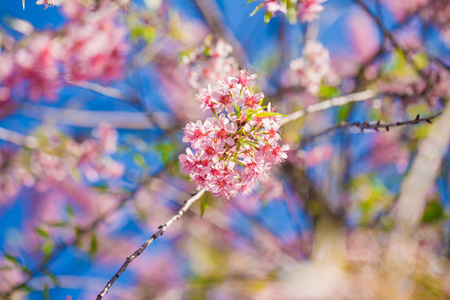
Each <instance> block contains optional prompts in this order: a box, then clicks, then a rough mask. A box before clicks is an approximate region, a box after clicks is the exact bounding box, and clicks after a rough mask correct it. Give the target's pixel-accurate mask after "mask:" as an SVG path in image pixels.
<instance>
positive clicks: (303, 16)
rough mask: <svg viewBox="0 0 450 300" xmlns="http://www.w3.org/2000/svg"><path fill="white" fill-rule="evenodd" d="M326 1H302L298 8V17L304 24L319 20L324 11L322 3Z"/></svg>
mask: <svg viewBox="0 0 450 300" xmlns="http://www.w3.org/2000/svg"><path fill="white" fill-rule="evenodd" d="M325 1H326V0H300V2H299V4H298V8H297V17H298V19H299V20H300V21H302V22H311V21H314V20H315V19H318V18H319V14H320V12H322V10H323V6H322V4H321V3H323V2H325Z"/></svg>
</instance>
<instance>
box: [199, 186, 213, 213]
mask: <svg viewBox="0 0 450 300" xmlns="http://www.w3.org/2000/svg"><path fill="white" fill-rule="evenodd" d="M210 202H211V193H209V192H206V193H205V194H204V195H203V196H202V197H201V198H200V216H201V217H202V218H203V214H204V213H205V211H206V208H207V207H208V206H209V205H210Z"/></svg>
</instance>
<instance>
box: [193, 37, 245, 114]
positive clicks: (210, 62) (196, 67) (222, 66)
mask: <svg viewBox="0 0 450 300" xmlns="http://www.w3.org/2000/svg"><path fill="white" fill-rule="evenodd" d="M232 51H233V47H231V46H230V45H229V44H227V43H225V42H224V41H222V40H218V41H217V42H216V43H213V44H208V43H205V45H203V46H201V47H199V48H198V49H196V50H195V51H194V52H193V53H192V54H191V55H190V56H189V57H184V62H185V64H186V66H187V71H188V81H189V84H190V85H191V86H192V87H193V88H196V89H198V88H200V87H201V86H206V85H208V84H213V83H215V82H217V81H218V80H219V79H222V78H226V77H227V76H230V75H232V74H235V73H236V72H237V71H238V64H237V61H236V60H235V58H234V57H233V56H231V52H232ZM202 109H203V108H202Z"/></svg>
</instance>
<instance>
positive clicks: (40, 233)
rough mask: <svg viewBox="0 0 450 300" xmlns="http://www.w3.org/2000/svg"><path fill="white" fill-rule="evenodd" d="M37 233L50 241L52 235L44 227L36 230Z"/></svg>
mask: <svg viewBox="0 0 450 300" xmlns="http://www.w3.org/2000/svg"><path fill="white" fill-rule="evenodd" d="M35 231H36V233H37V234H39V235H40V236H41V237H43V238H44V239H50V234H49V233H48V232H47V231H46V230H45V229H43V228H42V227H38V228H36V229H35Z"/></svg>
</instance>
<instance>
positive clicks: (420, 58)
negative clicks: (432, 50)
mask: <svg viewBox="0 0 450 300" xmlns="http://www.w3.org/2000/svg"><path fill="white" fill-rule="evenodd" d="M413 61H414V64H415V65H416V67H417V68H418V69H419V70H423V69H425V67H426V66H428V63H429V59H428V56H427V55H426V54H425V53H423V52H422V53H417V55H416V56H414V58H413Z"/></svg>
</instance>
